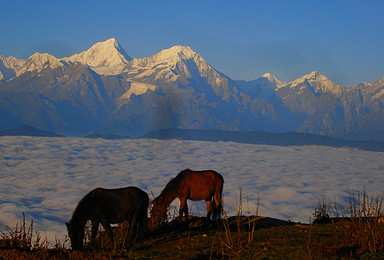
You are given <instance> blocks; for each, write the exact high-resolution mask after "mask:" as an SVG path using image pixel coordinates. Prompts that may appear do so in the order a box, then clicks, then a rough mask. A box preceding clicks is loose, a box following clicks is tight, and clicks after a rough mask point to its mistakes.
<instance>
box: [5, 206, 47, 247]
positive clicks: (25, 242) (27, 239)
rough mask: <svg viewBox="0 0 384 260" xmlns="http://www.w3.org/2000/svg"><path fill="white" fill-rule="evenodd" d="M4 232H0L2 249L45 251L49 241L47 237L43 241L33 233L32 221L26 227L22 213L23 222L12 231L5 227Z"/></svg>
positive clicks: (38, 234) (38, 235) (36, 233)
mask: <svg viewBox="0 0 384 260" xmlns="http://www.w3.org/2000/svg"><path fill="white" fill-rule="evenodd" d="M6 229H7V231H6V232H0V240H1V243H2V247H4V248H15V249H23V250H28V251H31V250H37V249H47V248H48V247H49V241H48V239H47V237H45V238H44V239H43V238H42V237H41V235H40V233H39V232H37V231H35V232H34V231H33V220H31V223H30V224H29V226H28V227H27V225H26V222H25V214H24V212H23V220H22V221H21V222H20V223H17V224H16V227H15V228H14V229H12V228H10V227H9V226H6Z"/></svg>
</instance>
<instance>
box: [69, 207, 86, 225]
mask: <svg viewBox="0 0 384 260" xmlns="http://www.w3.org/2000/svg"><path fill="white" fill-rule="evenodd" d="M88 213H89V211H88V209H86V208H85V207H84V206H83V205H78V207H77V208H76V210H75V212H74V213H73V215H72V220H71V221H73V223H78V225H80V226H82V227H84V226H85V223H87V221H88V219H89V214H88Z"/></svg>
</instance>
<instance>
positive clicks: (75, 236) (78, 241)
mask: <svg viewBox="0 0 384 260" xmlns="http://www.w3.org/2000/svg"><path fill="white" fill-rule="evenodd" d="M65 224H66V225H67V230H68V236H69V238H70V239H71V245H72V250H80V249H81V248H82V247H83V239H84V228H80V227H78V225H74V224H73V223H72V222H71V221H70V222H69V223H68V222H67V223H65Z"/></svg>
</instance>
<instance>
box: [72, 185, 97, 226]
mask: <svg viewBox="0 0 384 260" xmlns="http://www.w3.org/2000/svg"><path fill="white" fill-rule="evenodd" d="M98 191H100V189H99V188H97V189H95V190H92V191H90V192H89V193H88V194H87V195H85V196H84V197H83V198H82V199H81V200H80V201H79V204H77V206H76V209H75V211H74V212H73V214H72V218H71V221H72V220H76V219H81V218H82V217H85V215H86V213H87V212H88V209H89V207H92V205H90V204H92V203H90V202H91V201H92V200H93V199H94V198H95V197H96V194H97V192H98Z"/></svg>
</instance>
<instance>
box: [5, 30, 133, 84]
mask: <svg viewBox="0 0 384 260" xmlns="http://www.w3.org/2000/svg"><path fill="white" fill-rule="evenodd" d="M131 60H132V58H131V57H130V56H129V55H128V54H127V53H126V52H125V51H124V49H123V48H122V47H121V46H120V44H119V43H118V42H117V41H116V39H114V38H111V39H108V40H106V41H104V42H98V43H96V44H94V45H93V46H92V47H91V48H89V49H88V50H86V51H83V52H81V53H79V54H74V55H72V56H70V57H64V58H61V59H58V58H56V57H54V56H53V55H50V54H48V53H43V54H42V53H38V52H36V53H35V54H33V55H32V56H30V57H29V58H28V59H27V60H22V59H16V58H13V57H8V58H5V57H3V56H0V80H2V81H6V80H9V79H12V78H14V77H16V76H20V75H21V74H23V73H25V72H28V71H30V72H31V71H38V72H39V71H41V70H42V69H45V68H47V67H50V68H52V69H54V68H58V67H61V66H67V65H69V64H72V63H76V62H78V63H81V64H84V65H87V66H89V67H91V68H92V69H93V70H94V71H96V72H97V73H99V74H101V75H117V74H120V73H121V72H122V70H123V68H124V67H125V66H126V65H127V63H128V62H129V61H131Z"/></svg>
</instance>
